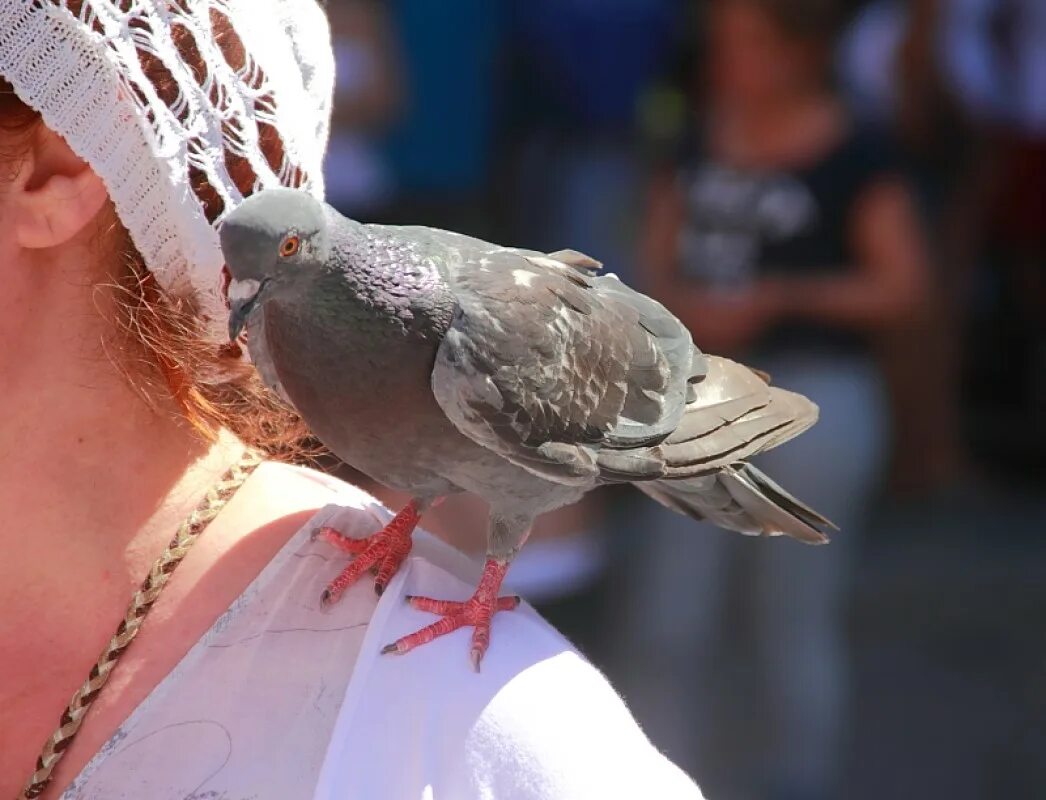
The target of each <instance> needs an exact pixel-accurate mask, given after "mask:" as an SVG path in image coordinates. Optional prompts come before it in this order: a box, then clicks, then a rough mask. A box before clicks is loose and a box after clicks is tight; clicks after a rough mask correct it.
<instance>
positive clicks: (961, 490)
mask: <svg viewBox="0 0 1046 800" xmlns="http://www.w3.org/2000/svg"><path fill="white" fill-rule="evenodd" d="M328 11H329V14H330V16H331V21H332V25H333V28H334V32H335V53H336V58H337V65H338V85H337V94H336V102H335V127H334V132H333V135H332V141H331V148H330V155H329V158H328V162H327V179H328V197H329V200H330V201H331V202H332V203H333V204H334V205H335V206H337V207H338V208H339V209H340V210H341V211H343V212H344V213H346V214H349V215H351V216H354V217H356V218H359V219H362V220H365V221H379V222H389V223H411V224H426V225H434V226H437V227H445V228H451V229H454V230H458V231H461V232H464V233H468V234H472V235H475V236H479V237H481V238H487V239H491V240H493V241H498V242H500V243H503V244H508V245H518V246H525V247H529V248H535V249H543V250H546V251H553V250H557V249H561V248H565V247H570V248H574V249H576V250H580V251H582V252H585V253H587V254H589V255H591V256H593V257H595V258H597V259H598V260H600V261H602V262H604V264H606V266H607V268H608V269H610V270H611V271H613V272H615V273H617V274H618V275H619V276H621V278H622V279H623V280H626V281H627V282H629V283H631V284H633V285H634V286H636V287H637V288H640V289H641V290H643V291H646V292H647V293H649V294H651V295H652V296H654V297H656V298H657V299H659V300H660V301H661V302H663V303H664V304H665V305H666V306H667V307H668V308H669V309H670V310H672V311H673V312H674V313H675V314H676V315H677V316H679V317H680V319H682V320H683V321H684V322H685V323H686V324H687V326H688V327H689V328H690V329H691V331H692V333H693V335H694V340H695V343H696V344H697V345H698V346H699V347H701V348H702V349H703V350H706V351H708V352H713V353H717V354H721V355H727V356H730V357H734V358H737V359H739V360H743V361H745V362H746V363H750V364H752V365H753V366H756V367H758V368H760V369H763V370H765V371H766V372H768V373H770V374H771V375H772V376H773V379H774V382H775V383H777V384H779V385H782V386H785V387H787V388H791V389H794V390H796V391H800V392H802V393H804V394H806V395H807V396H809V397H810V398H812V399H813V400H814V401H815V402H817V403H818V405H819V406H820V409H821V418H820V421H819V422H818V424H817V425H816V426H815V427H814V428H812V429H811V430H810V431H808V432H807V433H805V434H803V435H802V436H801V437H799V438H798V439H796V440H793V441H792V442H790V443H788V444H787V445H785V446H782V447H781V448H779V449H777V450H774V451H772V452H771V453H768V454H766V455H765V456H764V457H762V459H761V461H760V465H761V467H763V468H765V469H766V471H767V472H768V473H769V474H770V475H772V476H773V477H774V478H775V479H776V480H778V481H779V482H781V483H782V484H783V485H784V486H785V487H786V488H787V489H789V490H790V491H792V492H793V493H794V494H796V495H797V496H798V497H800V498H802V499H803V500H804V501H806V502H808V503H810V504H811V505H812V506H813V507H815V508H817V509H818V510H819V511H821V512H823V513H825V514H826V515H827V516H828V517H830V518H832V519H833V520H834V521H835V522H836V523H837V524H838V526H839V527H840V529H841V530H840V532H839V533H838V534H836V535H835V537H834V540H833V542H832V544H831V545H829V546H828V547H822V548H810V547H805V546H803V545H801V544H798V543H796V542H793V541H780V540H773V541H753V540H751V539H747V538H746V537H741V536H738V535H736V534H731V533H726V532H723V531H720V530H716V529H712V528H708V527H706V526H701V525H698V524H695V523H693V522H692V521H690V520H688V519H685V518H683V517H678V516H675V515H673V514H671V513H670V512H667V511H665V510H663V509H661V508H660V507H657V506H655V505H654V504H652V503H650V502H649V501H645V502H644V501H642V500H639V499H638V498H637V497H635V496H633V495H632V494H631V493H629V492H625V491H615V490H606V491H605V492H604V493H603V494H598V495H596V496H594V497H592V499H591V501H589V502H586V503H584V504H582V505H581V506H579V507H575V508H572V509H566V510H564V511H563V512H560V513H558V514H555V515H550V517H549V518H548V519H544V520H542V521H541V523H539V526H538V529H537V530H535V532H534V534H533V537H532V539H531V542H530V543H529V544H528V546H527V548H526V549H525V550H524V551H523V554H522V555H521V556H520V558H519V560H518V561H517V564H516V566H515V567H514V569H513V572H512V573H510V576H509V582H510V583H513V584H514V586H515V587H516V588H517V589H519V590H521V591H522V592H523V593H524V594H526V595H527V596H528V598H529V599H531V601H532V602H534V603H535V604H536V605H538V606H539V608H540V609H541V610H542V611H543V612H544V613H546V615H548V616H549V617H550V618H551V619H552V620H553V621H554V622H555V623H556V624H557V625H558V626H559V627H560V628H561V629H562V630H564V632H565V633H567V634H568V636H570V637H571V638H573V639H574V640H575V641H576V642H577V643H578V645H579V646H580V647H581V648H582V649H583V650H585V652H586V653H587V654H588V655H589V656H590V657H591V658H592V659H593V660H594V661H595V662H596V663H597V664H598V665H600V666H601V667H602V668H604V669H605V670H606V671H607V673H608V674H609V675H610V677H611V679H612V680H613V681H614V683H615V685H617V686H618V687H619V688H620V689H621V690H622V691H623V692H624V694H625V696H626V699H627V700H628V701H629V703H630V705H631V706H632V708H633V710H634V712H635V713H636V715H637V717H638V718H639V719H640V721H641V722H642V723H643V724H644V727H645V728H646V730H647V731H648V733H649V734H650V736H651V737H652V738H653V739H654V740H655V742H657V744H658V745H659V746H660V747H662V748H663V749H664V750H666V751H667V752H668V753H669V754H670V755H671V756H672V757H673V758H674V759H675V760H676V761H677V762H678V763H679V764H680V765H681V766H683V767H684V768H686V769H687V770H689V771H691V772H692V773H693V774H694V775H695V776H696V777H697V778H698V780H699V781H700V782H701V783H702V785H703V786H704V788H705V790H706V793H707V794H708V796H709V797H711V798H716V799H717V800H723V799H724V798H728V799H730V800H733V799H735V798H754V799H755V798H758V800H778V799H780V800H791V799H792V798H794V799H795V800H815V799H818V798H841V797H846V798H864V797H869V798H871V797H882V796H887V797H908V796H917V795H919V794H921V795H923V796H932V797H937V796H940V797H949V798H950V800H961V799H962V798H981V797H984V798H989V797H991V798H994V797H1003V796H1005V797H1007V798H1016V797H1042V796H1046V728H1044V727H1043V726H1042V722H1041V721H1042V719H1043V718H1044V717H1043V716H1042V713H1041V712H1042V711H1043V710H1044V708H1046V678H1044V673H1043V670H1042V664H1043V663H1044V662H1043V659H1044V658H1046V642H1043V641H1041V629H1042V624H1043V623H1044V622H1046V610H1044V609H1046V544H1044V543H1043V542H1042V541H1040V540H1043V539H1044V538H1046V537H1044V536H1043V534H1046V321H1044V320H1046V2H1043V1H1042V0H867V1H866V2H856V1H853V0H852V1H851V2H833V0H705V1H704V2H700V1H698V2H694V1H691V2H687V1H686V0H441V1H440V2H438V3H437V2H431V0H386V1H385V2H381V1H380V0H331V1H330V2H329V3H328ZM370 488H372V489H375V490H376V491H379V492H380V490H378V489H377V487H370ZM382 496H383V497H384V498H386V499H387V500H388V501H389V502H397V501H398V498H395V497H393V496H391V495H389V493H387V492H385V493H383V494H382ZM427 523H428V526H429V527H430V528H431V529H433V530H434V531H435V532H437V533H439V534H440V535H443V536H445V537H446V538H448V539H450V540H451V541H453V542H454V543H455V544H457V545H459V546H460V547H462V548H464V549H467V550H476V551H478V550H481V549H482V547H483V534H484V514H483V509H482V508H481V507H479V506H478V505H477V504H476V503H473V502H471V501H470V500H468V499H467V498H454V499H453V500H451V501H449V502H448V503H446V504H444V506H442V507H440V508H439V509H438V510H437V511H435V512H434V513H433V516H432V519H431V520H427ZM1035 720H1038V722H1035Z"/></svg>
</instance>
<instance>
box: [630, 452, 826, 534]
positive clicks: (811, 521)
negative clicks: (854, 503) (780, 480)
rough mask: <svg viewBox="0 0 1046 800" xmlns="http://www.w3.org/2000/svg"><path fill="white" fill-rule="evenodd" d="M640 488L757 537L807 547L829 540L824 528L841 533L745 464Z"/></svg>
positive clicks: (662, 500)
mask: <svg viewBox="0 0 1046 800" xmlns="http://www.w3.org/2000/svg"><path fill="white" fill-rule="evenodd" d="M636 486H637V487H638V488H639V489H640V490H641V491H643V492H645V493H646V494H647V495H649V496H650V497H652V498H653V499H654V500H657V501H658V502H659V503H661V504H662V505H664V506H667V507H668V508H671V509H672V510H673V511H677V512H679V513H681V514H686V515H688V516H690V517H694V518H695V519H704V520H708V521H709V522H711V523H713V524H715V525H718V526H719V527H721V528H727V529H729V530H734V531H738V532H740V533H744V534H748V535H752V536H780V535H782V534H784V535H787V536H791V537H792V538H793V539H798V540H799V541H801V542H805V543H807V544H824V543H825V542H827V541H828V537H827V536H826V535H825V529H828V528H831V529H836V527H835V525H833V524H832V523H831V522H830V521H829V520H827V519H825V518H824V517H823V516H821V515H820V514H818V513H817V512H816V511H814V510H813V509H812V508H810V507H809V506H807V505H806V504H804V503H802V502H801V501H800V500H798V499H796V498H795V497H793V496H792V495H790V494H789V493H788V492H787V491H785V490H784V489H782V488H781V487H780V486H778V485H777V484H776V483H774V481H772V480H770V478H768V477H767V476H766V475H764V474H763V473H762V472H760V471H759V470H758V469H756V468H755V467H753V466H752V465H751V464H747V463H744V462H737V463H734V464H731V465H729V466H727V467H724V468H722V469H720V470H718V471H717V472H714V473H711V474H708V475H703V476H699V477H696V478H689V479H686V480H671V481H669V480H661V481H652V482H649V483H639V484H636ZM836 530H837V529H836Z"/></svg>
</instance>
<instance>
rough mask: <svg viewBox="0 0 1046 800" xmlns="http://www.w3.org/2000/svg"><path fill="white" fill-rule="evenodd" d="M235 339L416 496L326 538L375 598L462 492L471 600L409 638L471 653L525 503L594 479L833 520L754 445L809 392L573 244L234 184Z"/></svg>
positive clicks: (373, 469) (784, 424)
mask: <svg viewBox="0 0 1046 800" xmlns="http://www.w3.org/2000/svg"><path fill="white" fill-rule="evenodd" d="M220 239H221V247H222V252H223V255H224V258H225V263H226V269H227V270H228V272H229V275H228V278H229V280H228V284H227V289H226V291H227V299H228V305H229V335H230V339H232V340H233V341H236V340H237V339H239V338H241V337H242V335H243V333H244V332H245V333H246V342H247V347H248V350H249V352H250V355H251V359H252V361H253V362H254V363H255V365H256V367H257V369H258V371H259V374H260V375H261V377H262V379H263V380H264V381H265V382H266V383H267V384H268V385H269V386H270V387H271V388H272V389H273V390H274V391H276V392H278V393H279V394H280V396H281V397H283V398H284V399H285V400H286V401H287V402H289V403H291V404H292V405H293V407H294V408H295V409H296V410H297V411H298V412H299V413H300V414H301V415H302V417H303V418H304V420H305V421H306V423H307V424H308V425H309V427H310V429H311V430H312V432H313V433H314V434H315V435H316V436H317V437H318V438H319V440H320V441H321V442H322V443H323V444H324V445H325V446H326V447H327V448H329V449H330V450H331V451H332V452H333V453H334V454H335V455H336V456H337V457H339V458H340V459H342V460H343V461H344V462H346V463H347V464H349V465H351V466H352V467H354V468H356V469H357V470H359V471H361V472H363V473H364V474H366V475H368V476H369V477H371V478H372V479H374V480H375V481H377V482H379V483H382V484H384V485H386V486H389V487H391V488H394V489H398V490H401V491H404V492H406V493H408V494H409V496H410V497H411V498H412V499H411V500H410V502H409V503H408V504H407V505H406V507H404V508H403V509H402V510H401V511H400V512H399V513H398V514H396V516H395V517H394V518H393V519H392V521H391V522H390V523H389V524H388V525H387V526H386V527H385V528H384V529H383V530H381V531H379V532H378V533H376V534H374V535H373V536H371V537H369V538H366V539H352V538H349V537H345V536H342V535H341V534H339V533H338V532H337V531H335V530H332V529H330V528H325V529H323V530H322V531H321V533H320V535H321V536H322V537H323V538H324V539H325V540H327V541H329V542H331V543H332V544H333V545H335V546H337V547H340V548H341V549H343V550H345V551H347V552H349V553H352V554H353V555H354V556H355V558H354V559H353V560H352V562H351V563H350V564H349V566H348V567H346V568H345V570H344V571H343V572H342V573H341V574H340V575H339V576H338V577H337V578H336V579H335V580H334V581H333V582H331V583H330V585H329V586H328V587H327V589H326V590H325V591H324V593H323V596H322V598H321V601H322V603H323V604H324V605H329V604H331V603H333V602H335V601H336V600H337V599H338V598H339V596H340V595H341V594H342V592H344V590H345V589H346V587H348V586H349V585H350V584H352V583H353V582H354V581H356V580H357V579H358V578H359V577H360V576H361V575H362V574H363V573H364V572H366V571H367V570H376V572H377V578H376V580H375V589H376V590H377V591H378V593H379V594H380V593H381V591H383V590H384V588H385V587H386V586H387V585H388V582H389V580H390V579H391V578H392V576H393V575H394V573H395V572H396V570H397V569H398V567H399V565H400V564H401V563H402V562H403V560H404V559H405V558H406V556H407V555H408V553H409V552H410V547H411V536H412V533H413V531H414V529H415V527H416V526H417V524H418V522H419V520H420V519H421V517H422V515H423V514H424V513H425V512H426V511H427V510H429V509H431V508H432V507H433V506H434V505H435V504H436V503H438V502H439V501H440V500H441V499H442V498H445V497H447V496H448V495H452V494H455V493H459V492H472V493H474V494H476V495H478V496H479V497H481V498H482V499H483V500H484V501H486V503H487V504H488V506H489V524H488V531H487V554H486V562H485V565H484V569H483V575H482V578H481V580H480V583H479V585H478V587H477V588H476V591H475V594H474V595H473V596H472V597H471V598H470V599H468V600H466V601H464V602H454V601H445V600H439V599H433V598H427V597H409V598H408V602H410V603H411V604H412V605H413V606H414V607H415V608H417V609H419V610H422V611H426V612H431V613H433V614H435V615H437V616H439V617H440V619H439V620H438V621H437V622H435V623H434V624H432V625H429V626H428V627H426V628H423V629H422V630H420V631H418V632H416V633H414V634H411V635H409V636H405V637H403V638H401V639H399V640H398V641H396V642H394V643H392V644H389V645H388V646H387V647H385V649H384V651H383V652H386V653H397V654H403V653H406V652H409V651H410V650H412V649H414V648H415V647H417V646H419V645H421V644H425V643H427V642H430V641H432V640H433V639H435V638H436V637H438V636H442V635H444V634H446V633H449V632H451V631H454V630H456V629H458V628H461V627H471V628H472V631H473V633H472V639H471V646H470V651H469V652H470V658H471V661H472V664H473V667H474V668H475V669H477V670H478V669H479V665H480V661H481V659H482V658H483V655H484V653H485V652H486V650H487V648H488V645H489V642H490V628H491V621H492V618H493V617H494V615H495V614H496V613H497V612H498V611H504V610H510V609H513V608H515V607H516V606H517V605H518V603H519V602H520V601H519V598H518V597H513V596H506V597H499V591H500V587H501V583H502V580H503V578H504V576H505V573H506V571H507V570H508V568H509V565H510V564H511V562H512V560H513V558H514V557H515V556H516V554H517V553H518V552H519V551H520V548H521V547H522V546H523V544H524V542H525V541H526V539H527V535H528V533H529V531H530V528H531V525H532V523H533V522H534V520H535V518H536V517H538V516H539V515H541V514H544V513H546V512H548V511H552V510H554V509H557V508H560V507H562V506H565V505H567V504H570V503H574V502H576V501H577V500H579V499H580V498H581V497H582V496H583V495H584V494H585V493H586V492H589V491H590V490H592V489H594V488H596V487H598V486H603V485H607V484H623V483H631V484H634V485H635V486H636V487H637V488H638V489H639V490H640V491H642V492H644V493H645V494H647V495H649V496H650V497H651V498H653V499H654V500H656V501H657V502H659V503H662V504H663V505H665V506H667V507H668V508H670V509H672V510H674V511H677V512H680V513H682V514H686V515H689V516H691V517H693V518H695V519H700V520H708V521H710V522H712V523H714V524H716V525H718V526H721V527H723V528H727V529H730V530H733V531H739V532H741V533H745V534H752V535H770V536H773V535H778V534H786V535H788V536H791V537H793V538H795V539H798V540H799V541H802V542H806V543H810V544H819V543H823V542H826V541H827V536H826V531H827V529H829V528H834V527H835V526H834V525H832V523H830V522H829V521H828V520H827V519H825V518H824V517H823V516H821V515H820V514H818V513H817V512H816V511H814V510H813V509H811V508H809V507H808V506H806V505H804V504H803V503H802V502H800V501H799V500H797V499H796V498H794V497H792V496H791V495H790V494H789V493H788V492H787V491H785V490H784V489H783V488H781V487H780V486H779V485H778V484H776V483H775V482H774V481H772V480H771V479H770V478H769V477H767V476H766V475H764V474H763V473H762V472H761V471H759V470H758V469H757V468H756V467H754V466H753V465H752V464H750V463H748V459H749V458H750V457H752V456H754V455H755V454H757V453H759V452H762V451H764V450H767V449H769V448H772V447H775V446H777V445H779V444H781V443H782V442H785V441H787V440H789V439H791V438H792V437H794V436H796V435H798V434H799V433H801V432H802V431H804V430H805V429H806V428H808V427H809V426H810V425H812V424H813V423H814V422H815V421H816V419H817V406H816V405H814V403H812V402H811V401H810V400H808V399H807V398H805V397H803V396H802V395H799V394H795V393H792V392H789V391H786V390H784V389H781V388H778V387H775V386H771V385H770V382H769V378H768V376H766V375H764V374H762V373H760V372H758V371H756V370H754V369H750V368H748V367H746V366H744V365H742V364H739V363H736V362H734V361H731V360H728V359H726V358H720V357H717V356H713V355H706V354H705V353H702V352H701V351H700V350H699V349H698V348H697V347H696V346H695V345H694V343H693V341H692V339H691V336H690V333H689V331H688V330H687V329H686V327H685V326H684V325H683V324H682V323H681V322H680V321H679V320H678V319H677V318H676V317H675V316H673V315H672V314H671V313H670V312H669V311H668V310H667V309H665V308H664V307H663V306H662V305H661V304H660V303H658V302H656V301H655V300H653V299H651V298H650V297H647V296H646V295H643V294H640V293H639V292H637V291H635V290H633V289H631V288H629V287H628V286H627V285H626V284H625V283H623V282H622V281H620V280H619V279H618V278H617V277H616V276H614V275H612V274H601V266H602V265H601V264H600V263H599V262H598V261H596V260H595V259H593V258H591V257H589V256H586V255H584V254H582V253H579V252H577V251H574V250H561V251H558V252H554V253H548V254H546V253H541V252H537V251H533V250H525V249H519V248H513V247H502V246H499V245H496V244H491V243H489V242H485V241H481V240H480V239H475V238H472V237H470V236H466V235H463V234H460V233H454V232H451V231H444V230H438V229H435V228H428V227H423V226H403V227H400V226H386V225H374V224H363V223H360V222H357V221H354V220H352V219H349V218H347V217H344V216H342V215H341V214H339V213H338V212H337V211H336V210H334V209H333V208H331V207H330V206H328V205H326V204H324V203H322V202H320V201H318V200H316V199H314V198H312V197H311V196H309V195H308V194H306V193H304V192H301V191H297V190H293V189H273V190H267V191H263V192H260V193H258V194H255V195H253V196H252V197H250V198H248V199H247V200H245V201H244V202H243V203H242V204H241V205H239V206H238V207H237V208H236V209H235V210H233V211H232V212H230V213H229V215H228V216H227V217H226V219H225V220H224V222H223V224H222V226H221V229H220Z"/></svg>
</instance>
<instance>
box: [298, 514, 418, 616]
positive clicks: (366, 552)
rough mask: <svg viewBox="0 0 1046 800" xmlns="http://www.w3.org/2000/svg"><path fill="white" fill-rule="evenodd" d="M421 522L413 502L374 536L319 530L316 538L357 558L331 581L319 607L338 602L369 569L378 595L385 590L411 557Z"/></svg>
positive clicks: (325, 529)
mask: <svg viewBox="0 0 1046 800" xmlns="http://www.w3.org/2000/svg"><path fill="white" fill-rule="evenodd" d="M420 519H421V512H420V511H419V509H418V505H417V503H416V502H415V501H413V500H411V501H410V502H409V503H408V504H407V505H406V506H405V507H404V508H403V510H402V511H400V512H399V513H398V514H397V515H396V516H395V517H393V518H392V520H391V521H390V522H389V524H388V525H386V526H385V527H384V528H382V529H381V530H380V531H378V532H377V533H375V534H374V535H373V536H368V537H366V538H364V539H353V538H351V537H349V536H342V534H340V533H338V531H336V530H335V529H334V528H320V529H319V530H318V531H317V532H316V534H315V538H317V539H322V540H323V541H325V542H329V543H330V544H332V545H334V546H335V547H337V548H338V549H339V550H344V551H345V552H347V553H352V554H353V555H354V556H355V558H354V559H353V561H352V563H351V564H349V566H347V567H346V568H345V569H344V570H342V572H341V574H340V575H338V577H337V578H335V579H334V580H333V581H331V582H330V583H329V584H328V585H327V588H326V589H324V590H323V594H321V595H320V605H321V606H322V607H324V608H327V607H328V606H331V605H333V604H334V603H336V602H338V598H340V597H341V595H342V593H343V592H344V591H345V590H346V589H347V588H348V587H349V586H351V585H352V584H353V583H355V582H356V580H357V579H358V578H359V577H360V576H361V575H362V574H363V573H364V572H366V571H367V570H375V571H376V572H377V577H376V578H375V579H374V591H375V592H377V593H378V594H379V595H380V594H381V593H382V592H384V591H385V588H386V587H387V586H388V585H389V581H391V580H392V576H393V575H395V574H396V571H397V570H398V569H399V568H400V565H401V564H402V563H403V561H404V559H406V557H407V556H408V555H409V554H410V548H411V545H412V544H413V540H412V538H411V537H412V535H413V533H414V528H416V527H417V525H418V521H419V520H420Z"/></svg>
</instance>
